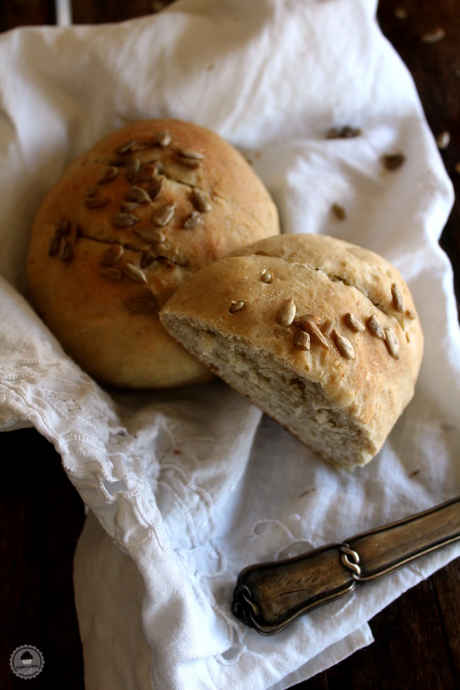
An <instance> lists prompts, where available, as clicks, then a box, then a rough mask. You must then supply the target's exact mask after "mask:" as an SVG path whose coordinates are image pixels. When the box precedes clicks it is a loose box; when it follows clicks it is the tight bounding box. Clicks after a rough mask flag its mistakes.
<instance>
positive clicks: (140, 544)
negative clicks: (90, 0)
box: [0, 0, 460, 690]
mask: <svg viewBox="0 0 460 690" xmlns="http://www.w3.org/2000/svg"><path fill="white" fill-rule="evenodd" d="M374 15H375V2H373V1H372V0H307V1H305V0H289V2H286V1H285V0H252V2H251V3H248V2H246V1H245V0H212V1H211V0H179V1H178V2H176V3H174V4H173V5H172V6H171V7H170V8H169V9H167V10H166V11H164V12H162V13H160V14H159V15H156V16H152V17H146V18H144V19H140V20H135V21H130V22H125V23H122V24H117V25H107V26H97V27H66V28H59V29H52V28H33V29H32V28H31V29H20V30H17V31H13V32H10V33H8V34H4V35H3V36H1V37H0V108H1V110H0V189H1V190H2V204H1V206H0V241H1V251H0V271H1V274H2V276H3V278H1V283H0V289H1V301H0V324H1V325H0V339H1V350H0V427H1V428H2V429H4V430H8V429H11V428H16V427H17V426H21V425H24V424H28V423H29V424H33V425H34V426H35V427H36V428H37V429H38V430H39V432H40V433H42V434H43V435H44V436H46V437H47V438H48V439H50V440H51V441H52V443H53V444H54V445H55V447H56V448H57V450H58V451H59V453H60V454H61V456H62V461H63V465H64V467H65V469H66V472H67V474H68V476H69V478H70V479H71V481H72V482H73V483H74V484H75V486H76V487H77V489H78V491H79V492H80V494H81V496H82V498H83V499H84V501H85V503H86V504H87V506H88V507H89V509H90V511H91V512H90V515H89V517H88V521H87V524H86V527H85V529H84V532H83V534H82V537H81V540H80V543H79V547H78V550H77V557H76V565H75V585H76V596H77V608H78V614H79V620H80V626H81V633H82V639H83V645H84V654H85V666H86V685H87V688H88V690H96V689H97V690H106V689H107V690H109V688H110V690H117V689H120V690H122V689H123V690H126V688H136V690H138V689H139V690H144V689H146V688H151V687H154V688H155V689H156V690H184V689H185V688H186V689H187V690H205V689H210V688H217V689H219V690H220V689H227V688H229V687H235V688H251V689H252V690H269V689H270V690H275V689H276V690H283V689H284V688H287V687H289V686H291V685H293V684H294V683H297V682H300V681H301V680H303V679H305V678H308V677H309V676H311V675H313V674H315V673H317V672H319V671H320V670H322V669H324V668H326V667H328V666H330V665H331V664H334V663H336V662H337V661H339V660H340V659H342V658H344V657H345V656H347V655H348V654H350V653H352V652H353V651H354V650H356V649H358V648H359V647H361V646H363V645H365V644H368V643H369V642H370V641H371V639H372V636H371V634H370V631H369V628H368V626H367V621H368V620H369V619H370V618H371V617H372V616H374V615H375V614H376V613H377V612H378V611H379V610H381V609H382V608H383V607H384V606H386V605H387V604H388V603H390V602H391V601H392V600H393V599H394V598H395V597H397V596H398V595H399V594H401V593H402V592H404V591H405V590H406V589H407V588H409V587H411V586H413V585H415V584H416V583H418V582H419V581H420V580H421V579H422V578H424V577H427V576H428V575H430V574H431V573H432V572H434V571H435V570H436V569H437V568H439V567H441V566H443V565H444V564H445V563H447V562H449V560H451V559H452V558H454V557H455V556H457V555H458V554H459V553H460V548H459V546H458V545H457V546H451V547H449V548H447V549H445V550H444V551H442V552H441V553H438V554H433V555H431V556H429V557H424V558H423V559H422V560H420V561H417V562H415V563H414V564H412V565H411V566H409V567H406V568H404V569H402V570H400V571H398V572H396V573H394V574H393V575H391V576H388V577H387V578H386V579H383V580H381V581H380V582H377V583H375V584H373V585H367V586H365V587H362V588H360V591H359V592H356V594H355V595H353V596H352V597H351V598H347V599H344V600H340V601H336V602H335V603H333V604H331V605H330V606H328V607H327V608H323V609H318V610H315V611H313V612H312V613H311V614H309V615H308V616H305V617H304V618H302V619H300V620H299V621H297V622H296V623H295V624H294V625H292V626H291V627H290V628H288V629H287V630H286V631H284V632H283V633H281V634H280V635H278V636H277V637H276V638H265V637H261V636H259V635H258V634H257V633H256V632H254V631H252V630H249V629H248V628H246V627H245V626H244V625H243V624H242V623H240V622H239V621H238V620H236V619H234V618H233V617H232V615H231V613H230V603H231V597H232V591H233V587H234V584H235V581H236V577H237V574H238V572H239V571H240V570H241V569H242V568H243V567H244V566H246V565H248V564H250V563H254V562H258V561H265V560H272V559H275V558H279V557H285V556H289V555H294V554H297V553H299V552H300V551H305V550H308V549H309V548H311V547H316V546H320V545H323V544H325V543H328V542H336V541H342V540H344V539H346V538H347V537H350V536H352V535H353V534H355V533H357V532H361V531H364V530H366V529H370V528H372V527H376V526H378V525H381V524H384V523H386V522H389V521H393V520H396V519H399V518H402V517H405V516H407V515H409V514H411V513H413V512H418V511H420V510H423V509H426V508H429V507H431V506H433V505H435V504H437V503H439V502H442V501H443V500H447V499H448V498H451V497H453V496H454V495H455V494H456V493H458V489H459V483H460V470H459V465H458V457H460V440H459V433H458V430H459V420H458V412H457V411H458V409H459V405H460V375H459V374H460V365H459V361H460V360H459V356H458V355H459V353H460V335H459V328H458V323H457V316H456V307H455V300H454V294H453V288H452V272H451V268H450V264H449V262H448V260H447V258H446V257H445V255H444V254H443V252H442V251H441V250H440V249H439V246H438V239H439V235H440V233H441V230H442V227H443V224H444V223H445V220H446V218H447V215H448V213H449V210H450V207H451V204H452V190H451V185H450V182H449V180H448V178H447V175H446V173H445V171H444V169H443V166H442V162H441V159H440V157H439V155H438V151H437V149H436V146H435V143H434V141H433V137H432V136H431V134H430V132H429V130H428V127H427V125H426V123H425V120H424V117H423V113H422V110H421V106H420V103H419V100H418V97H417V94H416V92H415V89H414V86H413V83H412V81H411V78H410V76H409V74H408V73H407V71H406V69H405V67H404V66H403V65H402V64H401V62H400V60H399V58H398V57H397V56H396V55H395V53H394V52H393V50H392V48H391V47H390V45H389V44H388V43H387V42H386V40H385V39H384V38H383V36H382V35H381V33H380V31H379V28H378V26H377V24H376V21H375V16H374ZM158 116H171V117H178V118H182V119H185V120H192V121H195V122H197V123H199V124H201V125H204V126H207V127H210V128H211V129H214V130H215V131H218V132H219V133H220V134H221V135H223V136H224V137H226V138H227V139H229V140H230V141H231V142H232V143H233V144H235V145H236V146H237V147H239V148H240V149H242V150H244V151H245V152H246V153H247V155H248V156H249V157H250V158H251V160H252V162H253V165H254V167H255V169H256V170H257V172H258V173H259V174H260V175H261V177H262V178H263V179H264V181H265V183H266V185H267V186H268V188H269V189H270V191H271V193H272V195H273V197H274V199H275V201H276V202H277V204H278V207H279V210H280V214H281V219H282V223H283V230H284V232H320V233H328V234H331V235H335V236H336V237H340V238H343V239H346V240H349V241H351V242H355V243H358V244H362V245H364V246H366V247H368V248H370V249H373V250H375V251H377V252H379V253H381V254H383V255H384V256H385V257H386V258H388V259H389V260H390V261H392V262H393V263H394V264H395V265H396V266H397V267H398V268H399V269H400V270H401V272H402V273H403V275H404V277H405V278H406V280H407V282H408V283H409V286H410V288H411V290H412V292H413V295H414V298H415V301H416V304H417V307H418V310H419V313H420V317H421V320H422V324H423V327H424V330H425V335H426V353H425V357H424V361H423V365H422V371H421V374H420V378H419V381H418V385H417V391H416V395H415V398H414V400H413V402H412V403H411V404H410V406H409V408H408V409H407V410H406V412H405V413H404V414H403V416H402V417H401V419H400V420H399V422H398V423H397V425H396V427H395V429H394V430H393V432H392V433H391V435H390V437H389V439H388V441H387V443H386V444H385V446H384V448H383V450H382V451H381V453H380V454H379V456H378V457H377V458H376V459H375V460H374V461H373V462H372V463H371V464H370V465H369V466H367V467H365V468H363V469H360V470H357V471H356V472H355V473H353V474H351V475H346V476H339V475H337V474H336V473H335V472H334V471H333V470H332V469H330V468H329V467H328V466H326V465H325V464H324V463H323V462H322V461H321V460H319V459H318V458H317V457H316V456H314V454H313V453H311V452H310V451H309V450H308V449H306V448H305V447H303V446H302V445H301V444H300V443H299V442H298V441H296V440H295V439H294V438H292V437H291V436H290V435H289V434H288V433H287V432H285V431H284V430H283V429H281V428H280V427H279V426H278V425H277V424H275V423H274V422H272V421H270V420H268V419H267V418H265V417H264V416H262V414H261V413H260V412H259V411H258V410H257V409H255V408H254V407H252V406H251V405H250V404H249V403H248V402H247V401H246V400H245V399H244V398H242V397H240V396H239V395H238V394H236V393H235V392H233V391H232V390H230V389H229V388H228V387H227V386H226V385H224V384H223V383H221V382H218V381H214V382H212V383H210V384H208V385H205V386H201V387H190V388H186V389H183V390H177V391H170V392H167V393H161V392H157V393H151V394H140V395H136V394H131V395H121V394H120V395H117V396H111V395H109V394H108V393H107V392H105V391H103V390H102V389H101V388H100V387H99V386H97V385H96V384H95V383H94V381H92V380H91V379H90V378H89V377H88V376H87V375H85V374H84V373H83V372H82V371H81V370H80V369H79V368H78V367H77V366H76V365H75V364H74V363H73V362H72V361H71V360H70V359H69V358H67V357H66V355H65V354H64V353H63V351H62V350H61V348H60V346H59V344H58V343H57V342H56V340H55V339H54V338H53V336H52V335H51V334H50V333H49V331H48V330H47V328H46V327H45V326H44V325H43V323H42V322H41V321H40V320H39V319H38V317H37V316H35V315H34V313H33V311H32V310H31V308H30V307H29V306H28V304H27V301H26V299H25V298H24V295H25V294H26V292H25V291H26V285H25V261H26V253H27V242H28V233H29V227H30V224H31V221H32V218H33V216H34V213H35V211H36V208H37V206H38V204H39V202H40V200H41V198H42V196H43V194H44V192H45V190H46V189H47V187H48V186H49V185H50V184H51V183H52V182H53V181H54V180H55V179H56V178H57V177H58V176H59V174H60V173H61V172H62V171H63V169H64V168H65V166H66V165H67V164H68V163H69V162H70V161H71V159H73V158H74V157H75V156H76V155H77V154H79V153H80V152H82V151H83V150H84V149H85V148H86V147H88V146H90V145H91V144H92V143H93V142H94V141H95V140H96V139H98V138H99V137H100V136H102V135H104V134H106V133H107V132H108V131H110V130H112V129H114V128H116V127H118V126H121V125H124V124H126V123H127V122H130V121H133V120H135V119H139V118H148V117H158ZM343 125H350V126H353V127H359V128H361V130H362V134H361V136H358V137H356V138H351V139H333V140H331V139H327V138H326V131H327V130H328V129H329V128H331V127H334V126H343ZM397 152H400V153H402V154H404V156H405V162H404V164H403V165H402V166H401V167H400V168H399V169H398V170H395V171H391V172H390V171H388V170H385V169H384V168H383V167H382V165H381V162H380V159H381V156H382V155H383V154H387V153H397ZM333 203H338V204H340V205H341V206H342V207H343V208H345V210H346V219H345V220H343V221H340V220H338V219H337V218H335V217H334V216H332V215H331V213H330V207H331V204H333ZM94 516H95V517H94ZM96 518H97V519H96ZM113 542H115V545H114V543H113Z"/></svg>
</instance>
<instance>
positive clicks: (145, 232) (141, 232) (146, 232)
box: [134, 228, 166, 244]
mask: <svg viewBox="0 0 460 690" xmlns="http://www.w3.org/2000/svg"><path fill="white" fill-rule="evenodd" d="M134 232H135V233H136V235H138V236H139V237H140V238H141V239H142V240H145V242H148V243H149V244H161V242H164V241H165V239H166V235H164V234H163V233H162V232H161V231H160V230H155V229H154V228H139V229H136V230H135V231H134Z"/></svg>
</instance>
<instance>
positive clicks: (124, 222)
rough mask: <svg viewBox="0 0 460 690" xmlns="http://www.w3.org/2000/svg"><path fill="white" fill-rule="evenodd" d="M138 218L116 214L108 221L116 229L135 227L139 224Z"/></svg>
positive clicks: (129, 214) (128, 214) (125, 214)
mask: <svg viewBox="0 0 460 690" xmlns="http://www.w3.org/2000/svg"><path fill="white" fill-rule="evenodd" d="M140 220H141V219H140V218H138V217H137V216H135V215H134V214H133V213H116V214H115V215H114V216H112V218H111V219H110V222H111V223H112V225H113V226H114V227H116V228H126V227H129V226H130V225H135V224H136V223H139V222H140Z"/></svg>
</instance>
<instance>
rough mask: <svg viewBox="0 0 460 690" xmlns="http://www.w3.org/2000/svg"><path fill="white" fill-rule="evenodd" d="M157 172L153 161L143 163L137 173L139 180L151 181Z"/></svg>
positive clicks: (141, 181)
mask: <svg viewBox="0 0 460 690" xmlns="http://www.w3.org/2000/svg"><path fill="white" fill-rule="evenodd" d="M156 174H157V169H156V167H155V166H154V165H152V163H147V164H146V165H143V166H142V168H141V169H140V170H139V172H138V173H137V178H136V179H137V182H140V183H143V182H150V181H151V180H152V179H153V178H154V177H155V175H156Z"/></svg>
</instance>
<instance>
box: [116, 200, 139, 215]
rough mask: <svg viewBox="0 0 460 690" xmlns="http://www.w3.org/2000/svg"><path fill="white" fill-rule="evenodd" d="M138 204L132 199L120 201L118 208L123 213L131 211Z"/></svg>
mask: <svg viewBox="0 0 460 690" xmlns="http://www.w3.org/2000/svg"><path fill="white" fill-rule="evenodd" d="M138 206H139V204H136V203H135V202H134V201H122V202H121V204H120V209H121V210H122V211H123V212H124V213H131V211H134V209H135V208H138Z"/></svg>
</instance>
